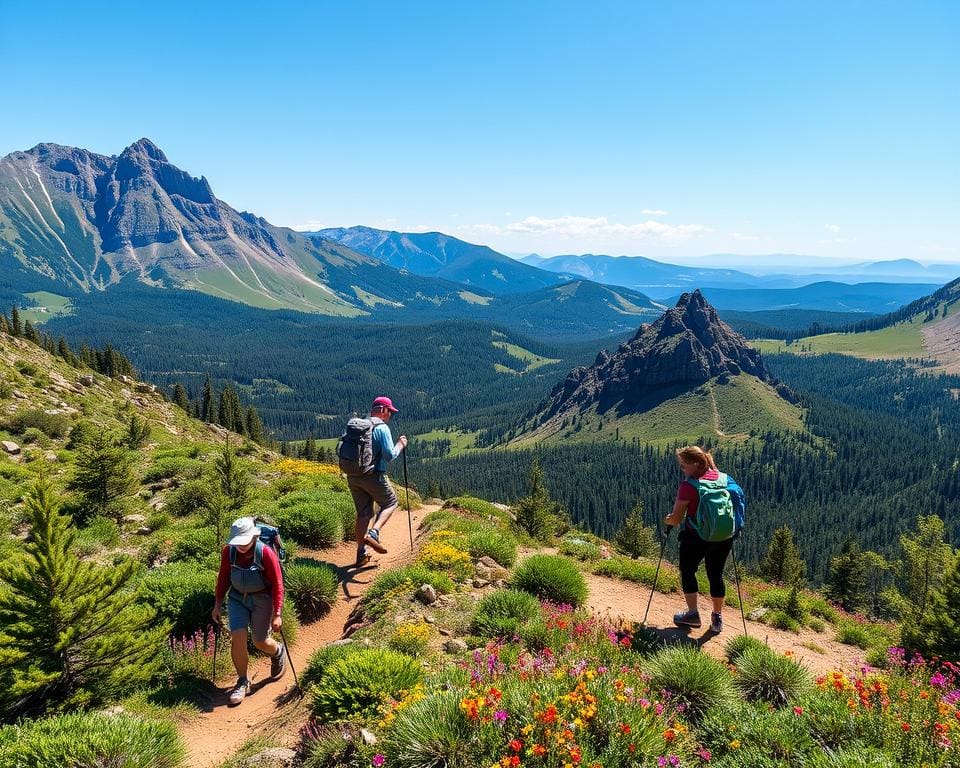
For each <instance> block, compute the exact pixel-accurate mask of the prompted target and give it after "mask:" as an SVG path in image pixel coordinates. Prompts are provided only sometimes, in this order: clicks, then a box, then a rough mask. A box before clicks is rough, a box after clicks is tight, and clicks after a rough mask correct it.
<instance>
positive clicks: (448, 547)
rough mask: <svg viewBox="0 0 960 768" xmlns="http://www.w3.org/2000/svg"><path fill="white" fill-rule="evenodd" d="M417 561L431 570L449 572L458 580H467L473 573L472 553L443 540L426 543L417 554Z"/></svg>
mask: <svg viewBox="0 0 960 768" xmlns="http://www.w3.org/2000/svg"><path fill="white" fill-rule="evenodd" d="M417 562H418V563H419V564H421V565H423V566H424V567H426V568H429V569H430V570H431V571H439V572H441V573H447V574H449V575H450V576H451V577H453V578H454V579H455V580H456V581H465V580H466V579H468V578H470V575H471V574H472V573H473V563H472V562H471V560H470V555H469V554H467V553H466V552H464V551H463V550H462V549H458V548H457V547H455V546H453V545H452V544H450V543H448V542H443V541H430V542H428V543H427V544H425V545H424V546H423V548H422V549H421V550H420V554H419V555H417ZM434 586H436V585H434Z"/></svg>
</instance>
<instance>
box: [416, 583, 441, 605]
mask: <svg viewBox="0 0 960 768" xmlns="http://www.w3.org/2000/svg"><path fill="white" fill-rule="evenodd" d="M417 599H418V600H419V601H420V602H421V603H423V604H424V605H433V604H434V603H435V602H437V590H436V589H434V588H433V585H432V584H421V585H420V589H418V590H417Z"/></svg>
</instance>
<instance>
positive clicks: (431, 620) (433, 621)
mask: <svg viewBox="0 0 960 768" xmlns="http://www.w3.org/2000/svg"><path fill="white" fill-rule="evenodd" d="M423 620H424V621H425V622H426V623H427V624H436V623H437V620H436V619H435V618H433V616H431V615H430V614H429V613H428V614H426V615H425V616H424V617H423Z"/></svg>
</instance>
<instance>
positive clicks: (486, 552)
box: [450, 525, 517, 568]
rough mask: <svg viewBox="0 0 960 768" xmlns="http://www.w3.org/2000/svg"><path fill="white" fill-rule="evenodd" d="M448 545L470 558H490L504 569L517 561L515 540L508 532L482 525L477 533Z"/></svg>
mask: <svg viewBox="0 0 960 768" xmlns="http://www.w3.org/2000/svg"><path fill="white" fill-rule="evenodd" d="M450 543H451V544H452V545H453V546H455V547H458V548H460V549H464V550H466V551H467V552H469V553H470V557H472V558H473V559H474V560H479V559H480V558H481V557H492V558H493V559H494V560H496V561H497V563H499V564H500V565H502V566H503V567H504V568H511V567H513V564H514V563H515V562H516V561H517V540H516V538H514V537H513V535H511V534H510V533H509V532H507V531H502V530H498V529H497V528H493V527H492V526H488V525H484V526H483V527H482V528H480V529H479V530H477V531H474V532H473V533H470V534H467V535H466V536H459V537H456V538H454V539H451V541H450Z"/></svg>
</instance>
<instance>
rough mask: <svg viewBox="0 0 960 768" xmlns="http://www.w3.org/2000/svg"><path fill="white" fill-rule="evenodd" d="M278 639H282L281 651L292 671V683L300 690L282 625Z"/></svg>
mask: <svg viewBox="0 0 960 768" xmlns="http://www.w3.org/2000/svg"><path fill="white" fill-rule="evenodd" d="M280 639H281V640H283V652H284V653H285V654H287V664H289V665H290V671H291V672H293V684H294V686H295V687H296V689H297V690H300V680H299V679H298V678H297V670H296V668H295V667H294V666H293V657H292V656H291V655H290V643H288V642H287V636H286V635H285V634H283V626H281V627H280Z"/></svg>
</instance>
